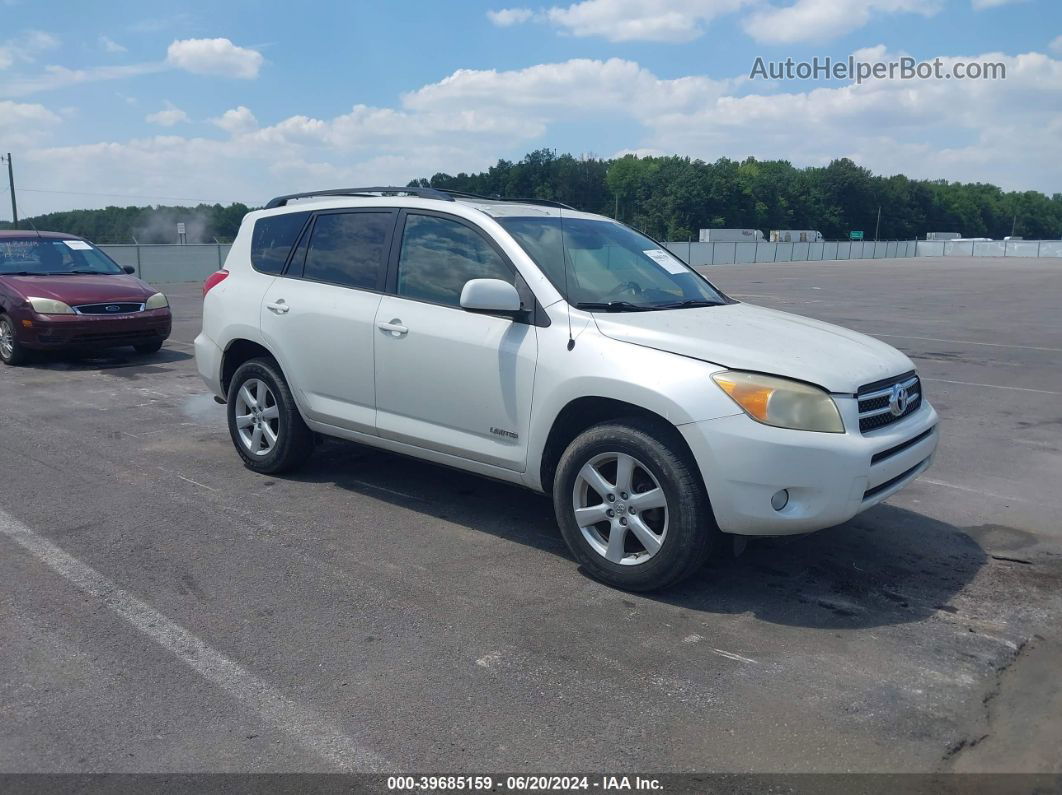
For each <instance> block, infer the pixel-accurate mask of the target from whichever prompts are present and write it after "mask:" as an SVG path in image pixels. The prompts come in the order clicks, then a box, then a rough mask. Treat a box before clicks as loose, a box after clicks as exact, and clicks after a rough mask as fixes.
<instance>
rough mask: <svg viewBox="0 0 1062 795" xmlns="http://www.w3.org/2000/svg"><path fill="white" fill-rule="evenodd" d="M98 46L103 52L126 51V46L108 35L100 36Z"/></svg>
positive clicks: (115, 52)
mask: <svg viewBox="0 0 1062 795" xmlns="http://www.w3.org/2000/svg"><path fill="white" fill-rule="evenodd" d="M100 47H101V48H102V49H103V51H104V52H109V53H113V54H118V53H122V52H125V51H126V48H125V47H123V46H122V45H121V44H119V43H118V42H116V41H115V40H114V39H112V38H111V37H110V36H100Z"/></svg>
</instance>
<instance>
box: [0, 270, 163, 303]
mask: <svg viewBox="0 0 1062 795" xmlns="http://www.w3.org/2000/svg"><path fill="white" fill-rule="evenodd" d="M0 282H3V283H5V284H7V285H8V287H9V288H11V289H13V290H15V291H16V292H18V293H21V295H22V297H23V298H52V299H54V300H56V301H62V302H63V303H66V304H69V305H70V306H77V305H78V304H98V303H102V302H104V301H136V302H143V301H144V300H145V299H146V298H147V297H148V296H149V295H152V294H153V293H154V292H155V290H153V289H151V287H149V286H148V285H146V284H144V282H142V281H140V279H138V278H136V277H135V276H129V275H128V274H125V273H115V274H99V275H93V274H81V275H73V276H0Z"/></svg>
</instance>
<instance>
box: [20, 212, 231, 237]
mask: <svg viewBox="0 0 1062 795" xmlns="http://www.w3.org/2000/svg"><path fill="white" fill-rule="evenodd" d="M249 209H251V208H249V207H247V205H245V204H230V205H228V206H227V207H226V206H222V205H220V204H200V205H198V206H196V207H168V206H163V205H159V206H156V207H105V208H103V209H102V210H66V211H63V212H55V213H46V214H44V215H37V216H33V217H30V218H20V219H19V228H20V229H33V228H37V229H39V230H41V231H44V230H48V231H50V232H66V233H67V234H72V235H79V236H80V237H84V238H86V239H88V240H92V241H93V242H96V243H132V242H133V241H134V240H135V241H137V242H139V243H176V242H177V224H178V223H183V224H184V225H185V237H186V242H188V243H213V242H214V240H215V239H216V240H218V241H220V242H222V243H230V242H232V240H233V238H235V237H236V233H237V232H238V231H239V229H240V221H242V220H243V216H244V215H246V214H247V212H248V210H249ZM11 226H12V225H11V222H10V221H3V222H0V229H10V228H11Z"/></svg>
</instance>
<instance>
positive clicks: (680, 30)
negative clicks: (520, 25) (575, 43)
mask: <svg viewBox="0 0 1062 795" xmlns="http://www.w3.org/2000/svg"><path fill="white" fill-rule="evenodd" d="M749 2H751V0H582V2H578V3H572V4H571V5H569V6H567V7H553V8H550V9H549V10H548V11H547V12H546V16H547V18H548V19H549V21H550V22H551V23H553V24H554V25H557V26H558V27H560V28H562V29H563V30H564V31H566V32H567V33H571V34H572V35H574V36H600V37H602V38H605V39H608V40H609V41H660V42H686V41H693V40H694V39H696V38H699V37H700V36H701V35H702V34H703V33H704V26H705V25H707V24H708V23H710V22H711V21H712V20H713V19H715V18H716V17H719V16H722V15H724V14H729V13H732V12H734V11H737V10H738V9H739V8H741V7H742V6H744V5H747V4H748V3H749Z"/></svg>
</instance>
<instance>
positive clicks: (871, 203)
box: [409, 149, 1062, 240]
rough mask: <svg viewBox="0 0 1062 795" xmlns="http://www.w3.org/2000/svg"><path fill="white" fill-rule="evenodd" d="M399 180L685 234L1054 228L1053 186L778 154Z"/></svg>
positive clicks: (994, 234)
mask: <svg viewBox="0 0 1062 795" xmlns="http://www.w3.org/2000/svg"><path fill="white" fill-rule="evenodd" d="M409 184H410V185H411V186H413V185H417V186H421V187H434V188H450V189H452V190H462V191H468V192H469V193H479V194H483V195H487V196H494V195H497V196H507V197H516V196H521V197H531V198H538V199H553V200H556V201H561V202H564V203H565V204H570V205H571V206H573V207H575V208H577V209H580V210H588V211H591V212H597V213H603V214H605V215H610V216H613V217H615V218H618V219H619V220H621V221H623V222H625V223H628V224H630V225H631V226H634V227H636V228H638V229H641V230H642V231H644V232H646V233H647V234H649V235H651V236H652V237H655V238H657V239H659V240H690V239H694V240H695V239H696V236H697V230H699V229H705V228H709V227H716V228H720V227H721V228H728V229H760V230H761V231H763V232H764V233H765V234H767V233H768V232H769V231H770V230H771V229H816V230H818V231H820V232H822V234H823V235H824V236H825V237H826V238H828V239H842V238H847V237H848V233H849V232H850V231H853V230H862V231H864V232H865V234H866V237H867V239H871V238H873V236H874V230H875V225H876V224H877V220H878V208H879V207H880V208H881V225H880V230H879V232H878V236H879V238H880V239H882V240H892V239H897V240H903V239H906V240H911V239H916V238H925V235H926V232H960V233H962V235H963V236H964V237H991V238H995V239H997V240H998V239H1000V238H1002V237H1004V236H1005V235H1010V234H1015V235H1019V236H1023V237H1026V238H1029V239H1034V238H1041V239H1051V238H1053V239H1058V238H1060V237H1062V193H1055V194H1054V195H1053V196H1051V197H1048V196H1045V195H1044V194H1042V193H1039V192H1036V191H1012V192H1004V191H1003V190H1001V189H1000V188H998V187H996V186H995V185H987V184H984V183H959V182H946V181H944V180H915V179H910V178H908V177H905V176H899V175H898V176H892V177H883V176H878V175H875V174H873V173H871V172H870V171H869V170H868V169H865V168H862V167H860V166H858V165H856V164H855V163H853V162H852V161H851V160H848V159H847V158H842V159H840V160H834V161H833V162H832V163H830V164H829V165H828V166H824V167H810V168H796V167H794V166H793V165H792V164H791V163H789V162H788V161H785V160H756V159H754V158H748V159H747V160H743V161H741V162H738V161H736V160H730V159H727V158H722V159H720V160H717V161H715V162H714V163H706V162H704V161H703V160H693V159H690V158H688V157H678V156H665V157H636V156H634V155H627V156H625V157H621V158H617V159H614V160H601V159H597V158H593V157H590V158H576V157H573V156H572V155H568V154H564V155H556V154H554V153H553V152H552V151H551V150H548V149H540V150H538V151H536V152H531V153H530V154H528V155H527V156H526V157H524V158H523V159H522V160H520V161H518V162H511V161H508V160H499V161H498V163H497V164H496V165H494V166H492V167H491V168H489V169H487V170H486V171H483V172H481V173H478V174H464V173H462V174H457V175H456V176H452V175H450V174H443V173H440V174H436V175H435V176H433V177H431V178H430V179H418V180H414V181H413V182H411V183H409Z"/></svg>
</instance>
